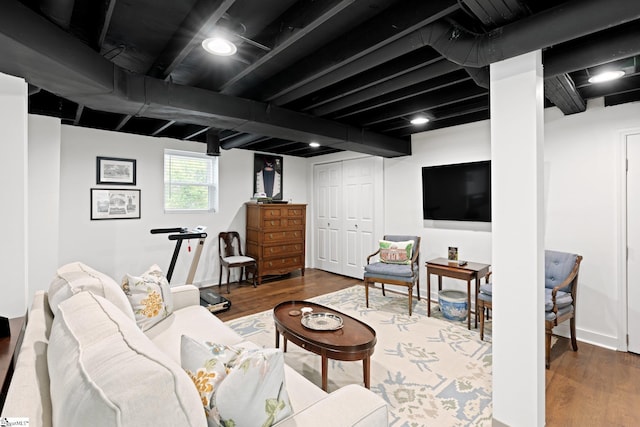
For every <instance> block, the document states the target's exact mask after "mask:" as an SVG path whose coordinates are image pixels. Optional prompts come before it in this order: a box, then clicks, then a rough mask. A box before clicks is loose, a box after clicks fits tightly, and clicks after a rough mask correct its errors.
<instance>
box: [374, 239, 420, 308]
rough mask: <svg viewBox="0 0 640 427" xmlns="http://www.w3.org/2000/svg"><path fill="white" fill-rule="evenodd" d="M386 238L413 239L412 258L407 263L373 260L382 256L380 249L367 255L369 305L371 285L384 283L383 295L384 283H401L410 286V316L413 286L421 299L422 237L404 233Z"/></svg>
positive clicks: (396, 240)
mask: <svg viewBox="0 0 640 427" xmlns="http://www.w3.org/2000/svg"><path fill="white" fill-rule="evenodd" d="M384 240H385V241H388V242H407V241H413V245H412V251H411V258H410V259H407V261H406V262H407V263H406V264H399V263H394V262H382V261H378V262H371V259H372V258H373V257H375V256H380V249H378V250H377V251H376V252H374V253H372V254H371V255H369V256H368V257H367V265H365V267H364V287H365V298H366V303H367V307H369V285H370V284H371V285H373V284H374V283H376V282H378V283H380V284H381V285H382V295H385V291H384V285H385V283H386V284H389V285H400V286H406V287H408V288H409V290H408V294H409V316H411V312H412V308H413V286H414V285H415V286H416V288H417V291H418V300H420V265H419V263H420V237H419V236H402V235H386V236H384Z"/></svg>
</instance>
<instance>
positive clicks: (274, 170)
mask: <svg viewBox="0 0 640 427" xmlns="http://www.w3.org/2000/svg"><path fill="white" fill-rule="evenodd" d="M262 194H264V196H262ZM253 195H254V196H256V195H260V197H268V198H271V199H273V200H282V156H271V155H269V154H259V153H256V154H255V155H254V160H253Z"/></svg>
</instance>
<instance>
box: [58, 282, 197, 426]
mask: <svg viewBox="0 0 640 427" xmlns="http://www.w3.org/2000/svg"><path fill="white" fill-rule="evenodd" d="M47 356H48V368H49V376H50V383H51V403H52V408H53V425H60V426H62V425H77V426H81V425H91V426H98V427H99V426H105V427H106V426H111V427H112V426H132V427H133V426H136V427H138V426H156V425H160V424H162V425H176V426H205V425H206V419H205V417H204V412H203V411H202V406H201V404H200V399H199V396H198V393H197V391H196V390H195V388H194V387H193V382H192V381H191V379H190V378H189V376H188V375H186V373H185V372H184V370H182V368H181V367H180V366H179V365H178V364H176V363H175V362H173V361H172V360H171V359H170V358H169V357H167V356H166V355H164V354H163V353H162V352H161V351H160V350H159V349H158V348H157V347H155V346H154V345H153V343H152V342H151V341H150V340H149V339H148V338H147V337H146V336H145V335H144V333H143V332H142V331H140V329H139V328H138V327H137V326H136V324H135V323H134V322H133V321H132V320H130V319H129V318H127V317H126V316H125V315H124V314H123V313H122V312H121V311H120V310H119V309H117V308H116V307H115V306H114V305H113V304H111V303H110V302H109V301H107V300H105V299H104V298H101V297H99V296H96V295H93V294H91V293H89V292H80V293H78V294H76V295H74V296H73V297H71V298H69V299H67V300H66V301H64V302H62V303H60V305H59V313H58V315H57V316H56V317H55V319H54V322H53V325H52V327H51V335H50V339H49V349H48V353H47Z"/></svg>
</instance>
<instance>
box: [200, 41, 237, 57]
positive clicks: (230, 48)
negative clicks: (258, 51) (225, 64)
mask: <svg viewBox="0 0 640 427" xmlns="http://www.w3.org/2000/svg"><path fill="white" fill-rule="evenodd" d="M202 47H203V48H204V50H206V51H207V52H209V53H211V54H214V55H218V56H231V55H233V54H235V53H236V52H237V51H238V48H237V47H236V45H235V44H233V43H231V42H230V41H229V40H227V39H225V38H222V37H211V38H208V39H205V40H204V41H203V42H202Z"/></svg>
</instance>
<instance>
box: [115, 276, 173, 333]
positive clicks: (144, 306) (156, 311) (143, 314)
mask: <svg viewBox="0 0 640 427" xmlns="http://www.w3.org/2000/svg"><path fill="white" fill-rule="evenodd" d="M122 290H123V291H124V293H125V295H126V296H127V298H128V299H129V302H130V303H131V307H132V308H133V313H134V315H135V319H136V323H137V324H138V326H139V327H140V329H142V330H143V331H146V330H147V329H149V328H151V327H152V326H153V325H155V324H156V323H158V322H161V321H162V320H163V319H165V318H166V317H167V316H169V315H170V314H171V312H172V311H173V300H172V296H171V288H170V287H169V281H168V280H167V278H166V277H164V274H163V273H162V270H160V267H158V266H157V265H155V264H154V265H152V266H151V267H150V268H149V269H148V270H147V271H145V272H144V273H142V274H141V275H140V276H132V275H130V274H127V275H126V276H125V277H123V278H122Z"/></svg>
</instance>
